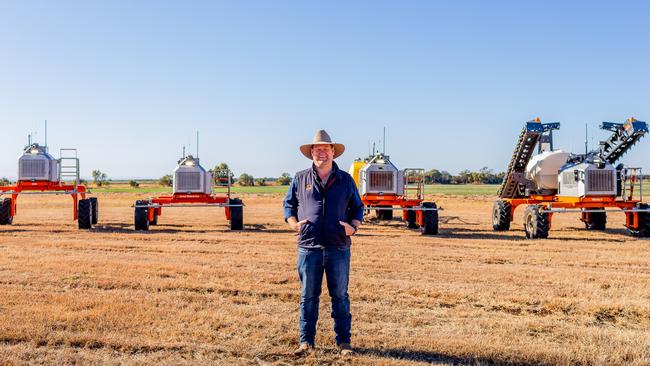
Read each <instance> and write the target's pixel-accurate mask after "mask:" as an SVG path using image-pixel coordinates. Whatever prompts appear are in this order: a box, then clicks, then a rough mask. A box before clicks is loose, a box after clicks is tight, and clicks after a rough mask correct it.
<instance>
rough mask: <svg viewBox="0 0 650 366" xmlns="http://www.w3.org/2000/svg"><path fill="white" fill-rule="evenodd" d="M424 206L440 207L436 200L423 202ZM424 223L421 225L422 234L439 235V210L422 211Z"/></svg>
mask: <svg viewBox="0 0 650 366" xmlns="http://www.w3.org/2000/svg"><path fill="white" fill-rule="evenodd" d="M422 207H424V208H438V206H436V204H435V203H434V202H422ZM422 216H423V219H424V225H422V226H421V227H420V233H422V235H438V211H437V210H431V211H422Z"/></svg>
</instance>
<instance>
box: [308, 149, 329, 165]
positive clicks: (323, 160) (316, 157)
mask: <svg viewBox="0 0 650 366" xmlns="http://www.w3.org/2000/svg"><path fill="white" fill-rule="evenodd" d="M311 158H312V160H313V161H314V165H316V167H321V166H326V165H327V164H331V163H332V161H333V160H334V146H332V145H313V146H312V147H311Z"/></svg>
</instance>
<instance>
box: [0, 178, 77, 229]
mask: <svg viewBox="0 0 650 366" xmlns="http://www.w3.org/2000/svg"><path fill="white" fill-rule="evenodd" d="M26 192H34V193H26ZM46 192H47V193H46ZM86 193H87V191H86V187H85V186H82V185H76V186H75V185H73V184H62V183H60V182H50V181H18V183H17V184H16V185H14V186H0V196H2V195H8V194H11V201H12V202H11V216H12V217H13V216H15V215H16V201H17V200H18V195H20V194H69V195H71V196H72V200H73V207H72V210H73V220H77V219H78V212H77V206H78V202H79V196H80V195H81V199H86Z"/></svg>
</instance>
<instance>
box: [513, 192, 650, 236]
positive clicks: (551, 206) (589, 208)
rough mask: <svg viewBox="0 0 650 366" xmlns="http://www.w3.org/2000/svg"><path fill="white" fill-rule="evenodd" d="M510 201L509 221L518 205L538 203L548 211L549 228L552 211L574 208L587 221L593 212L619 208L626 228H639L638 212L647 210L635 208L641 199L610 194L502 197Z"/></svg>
mask: <svg viewBox="0 0 650 366" xmlns="http://www.w3.org/2000/svg"><path fill="white" fill-rule="evenodd" d="M503 201H504V202H508V203H510V222H512V221H513V220H514V213H515V209H516V208H517V207H518V206H520V205H540V206H541V207H542V208H543V210H544V211H545V212H547V213H548V223H549V229H550V228H551V226H552V222H553V213H554V212H570V210H572V209H575V210H579V211H580V212H582V217H581V218H580V220H581V221H583V222H589V221H590V220H589V216H590V214H591V213H593V212H602V211H603V210H605V209H606V208H619V209H621V210H623V212H624V213H625V227H627V228H628V229H639V212H647V210H640V209H637V208H636V206H637V204H639V203H641V202H642V201H641V200H625V201H624V200H620V199H616V197H612V196H590V197H561V196H539V195H531V196H530V197H529V198H510V199H503Z"/></svg>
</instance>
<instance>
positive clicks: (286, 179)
mask: <svg viewBox="0 0 650 366" xmlns="http://www.w3.org/2000/svg"><path fill="white" fill-rule="evenodd" d="M277 182H278V184H279V185H281V186H288V185H289V184H291V176H290V175H289V173H282V175H281V176H280V178H278V179H277Z"/></svg>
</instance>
